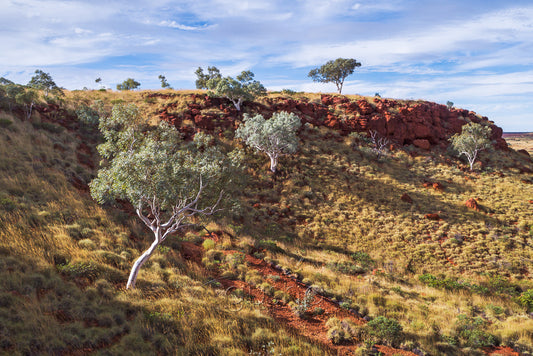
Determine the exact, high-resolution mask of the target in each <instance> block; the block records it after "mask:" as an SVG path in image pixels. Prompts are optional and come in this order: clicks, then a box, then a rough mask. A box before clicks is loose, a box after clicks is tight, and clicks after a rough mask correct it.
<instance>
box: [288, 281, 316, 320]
mask: <svg viewBox="0 0 533 356" xmlns="http://www.w3.org/2000/svg"><path fill="white" fill-rule="evenodd" d="M315 294H316V293H315V292H314V291H313V290H312V289H311V288H308V289H307V290H306V291H305V294H304V296H303V298H297V299H296V300H295V301H294V304H293V305H292V311H293V312H294V314H295V315H296V316H297V317H298V318H302V319H303V318H305V317H307V310H308V309H309V308H310V307H311V302H312V301H313V299H314V297H315ZM291 303H292V302H291Z"/></svg>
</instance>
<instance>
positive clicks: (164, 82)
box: [158, 74, 172, 89]
mask: <svg viewBox="0 0 533 356" xmlns="http://www.w3.org/2000/svg"><path fill="white" fill-rule="evenodd" d="M158 78H159V80H160V81H161V88H163V89H172V87H171V86H170V84H168V82H167V78H166V77H165V76H164V75H162V74H160V75H159V77H158Z"/></svg>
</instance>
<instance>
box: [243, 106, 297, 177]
mask: <svg viewBox="0 0 533 356" xmlns="http://www.w3.org/2000/svg"><path fill="white" fill-rule="evenodd" d="M301 125H302V123H301V120H300V118H299V117H298V116H296V115H295V114H293V113H290V114H289V113H288V112H285V111H282V112H279V113H274V114H273V115H272V117H271V118H270V119H269V120H265V118H264V117H263V116H262V115H259V114H258V115H255V116H252V117H251V116H249V115H248V114H244V118H243V122H242V124H241V125H240V126H239V127H238V128H237V131H236V132H235V137H236V138H240V139H242V140H243V141H244V142H245V143H246V144H247V145H248V146H251V147H253V148H255V149H256V150H258V151H261V152H264V153H266V154H267V155H268V156H269V157H270V170H271V171H272V172H276V168H277V165H278V159H279V156H281V155H283V154H290V153H294V152H296V150H297V149H298V136H296V131H297V130H298V129H299V128H300V126H301Z"/></svg>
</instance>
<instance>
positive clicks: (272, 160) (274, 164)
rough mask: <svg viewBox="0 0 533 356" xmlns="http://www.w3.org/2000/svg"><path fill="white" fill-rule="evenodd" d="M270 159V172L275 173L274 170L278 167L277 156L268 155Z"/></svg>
mask: <svg viewBox="0 0 533 356" xmlns="http://www.w3.org/2000/svg"><path fill="white" fill-rule="evenodd" d="M268 156H269V157H270V170H271V171H272V172H273V173H276V168H277V166H278V156H277V155H268Z"/></svg>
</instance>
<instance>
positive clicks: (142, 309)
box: [0, 91, 533, 355]
mask: <svg viewBox="0 0 533 356" xmlns="http://www.w3.org/2000/svg"><path fill="white" fill-rule="evenodd" d="M161 93H162V94H165V93H169V94H176V95H174V96H172V95H171V96H169V97H168V98H167V97H161V96H158V97H154V98H148V99H147V94H149V92H119V93H117V92H101V91H78V92H69V93H67V97H66V104H65V106H66V107H67V108H70V109H73V108H74V107H75V106H76V105H77V103H80V102H84V103H86V104H90V103H91V102H92V101H94V100H103V101H104V102H105V104H106V106H107V107H108V108H109V109H110V107H111V106H112V104H113V102H116V100H124V101H125V102H134V103H136V105H138V106H139V107H140V108H141V111H142V112H143V113H144V115H147V116H149V117H151V118H152V119H153V120H154V121H155V120H157V117H158V116H157V113H158V110H159V109H160V108H161V107H163V106H165V105H168V104H170V103H172V104H175V110H176V111H179V110H181V109H183V108H185V106H186V103H187V100H190V97H189V96H188V94H191V93H197V91H179V92H177V91H161ZM272 95H274V96H275V95H282V94H272ZM291 96H292V97H294V98H303V97H305V98H306V99H307V100H320V94H302V93H297V94H293V95H291ZM358 98H360V97H358V96H353V97H352V96H350V99H351V100H355V99H358ZM365 99H367V100H370V99H371V98H365ZM0 117H3V118H8V119H10V120H12V121H13V122H14V124H13V125H12V126H10V127H8V128H0V210H1V212H2V214H0V226H1V229H0V254H1V257H2V258H1V261H2V262H0V280H2V281H3V282H0V286H1V287H2V288H0V290H2V291H7V293H4V292H2V294H1V295H0V303H4V304H0V305H1V306H2V307H3V308H5V309H6V310H9V311H10V312H11V313H14V314H15V315H17V317H18V318H20V319H21V320H22V323H23V324H24V325H26V326H20V325H19V324H17V322H16V321H14V320H12V318H11V319H10V317H9V313H0V321H1V323H0V324H5V325H8V327H7V328H8V330H9V331H10V336H9V337H8V338H7V339H5V340H8V341H9V342H6V344H5V345H4V344H0V348H2V350H7V352H11V351H15V350H16V351H20V352H21V353H24V352H28V353H57V352H67V353H68V352H74V351H75V350H77V349H81V348H89V349H91V350H95V351H96V350H101V351H103V350H105V351H108V352H111V353H128V352H129V353H134V354H135V353H137V354H147V353H161V354H228V355H230V354H231V355H239V354H242V355H245V354H249V353H250V351H251V350H250V349H252V351H256V352H258V351H260V350H261V348H262V347H263V346H264V345H266V344H268V342H270V341H271V342H272V343H273V347H274V349H275V351H276V352H281V353H282V354H284V355H285V354H289V355H290V354H294V355H299V354H309V355H320V354H324V353H325V352H326V351H325V350H324V349H322V348H320V347H317V346H315V345H311V344H309V343H308V342H307V341H306V340H304V339H301V338H299V337H298V336H295V335H293V334H291V333H288V332H286V331H284V329H283V328H280V327H279V325H277V324H276V323H275V322H274V320H273V319H271V318H270V317H267V316H265V315H264V314H262V313H261V309H260V308H259V309H258V308H257V307H256V306H254V305H252V304H246V305H245V307H244V308H243V310H242V311H240V312H231V311H230V310H231V308H230V307H231V303H230V302H231V300H230V299H229V298H228V297H227V296H226V295H225V294H224V293H223V292H224V291H223V290H221V289H220V288H216V286H215V288H213V286H212V284H211V283H206V282H208V281H209V280H210V277H209V274H208V272H207V271H206V270H205V268H203V267H202V266H200V265H197V264H195V263H192V262H191V261H188V260H185V259H183V258H182V257H181V256H180V254H179V238H175V239H173V240H172V241H169V243H168V244H166V246H165V247H168V249H161V250H158V252H156V254H155V255H154V256H153V257H152V258H151V259H150V261H149V262H148V263H147V264H146V266H144V267H143V269H142V271H141V274H140V276H139V289H137V290H135V291H128V292H126V291H125V290H124V284H125V279H126V277H127V273H128V271H129V267H130V266H131V263H132V262H133V260H134V259H135V258H136V256H138V255H139V254H140V253H141V251H142V250H143V249H144V248H146V247H147V246H148V244H149V241H150V235H149V234H148V232H147V231H146V230H145V228H144V226H143V225H142V224H141V223H140V222H138V221H137V219H136V218H135V217H134V216H129V215H128V214H126V213H125V212H123V211H121V210H120V209H117V208H116V207H111V206H105V207H101V206H98V205H97V204H96V203H95V202H94V201H93V200H92V199H91V198H90V196H89V195H88V194H87V193H86V192H80V191H78V190H76V189H75V188H74V187H73V185H72V184H71V181H72V179H73V178H74V177H76V178H77V179H79V180H81V181H84V182H88V181H89V180H90V179H91V178H92V176H93V175H94V173H95V172H94V171H93V170H91V169H89V168H87V167H86V166H84V165H82V164H80V163H79V162H78V158H77V156H76V151H77V148H78V145H79V143H80V142H81V141H84V140H86V139H87V138H89V139H90V140H89V141H87V142H94V132H92V133H91V132H67V131H63V132H59V133H58V132H50V131H47V130H43V129H42V128H39V127H34V126H32V124H31V123H28V122H20V121H19V120H18V119H16V118H13V117H12V116H11V115H9V114H8V113H0ZM34 119H35V118H34ZM191 124H192V123H191ZM52 131H53V130H52ZM91 135H92V136H91ZM300 138H301V140H302V141H301V149H300V151H299V152H298V153H297V154H295V155H293V156H287V157H283V158H282V159H281V161H280V169H281V172H280V175H279V176H278V177H276V179H274V178H273V177H272V175H271V174H270V173H268V160H267V159H266V157H265V156H262V155H260V154H256V153H254V152H252V151H248V152H247V158H246V165H247V171H246V180H245V181H246V183H245V184H246V185H245V187H243V189H242V191H243V194H242V195H241V196H235V197H232V199H233V201H234V202H236V203H238V204H237V205H235V206H234V207H232V208H231V209H227V213H226V214H224V215H225V216H224V217H220V218H219V219H218V220H217V223H211V224H209V225H207V228H208V230H209V231H217V232H224V233H222V234H220V235H222V237H223V239H222V241H220V242H219V244H218V245H217V248H222V245H223V244H225V246H226V247H227V246H229V247H232V248H236V249H239V248H240V249H242V250H243V251H247V252H251V251H255V249H256V248H260V249H261V248H262V249H264V250H265V251H264V254H266V256H267V257H268V258H270V259H271V260H275V261H277V263H278V264H280V265H282V266H284V267H288V268H290V269H291V270H292V271H295V272H297V273H299V274H300V275H302V277H303V279H304V280H305V281H306V282H309V283H311V284H313V285H315V286H317V287H320V288H322V289H323V290H324V291H325V292H327V293H331V296H332V297H333V298H335V299H337V300H338V301H340V302H344V303H347V304H344V305H348V306H350V307H352V308H358V309H359V311H360V313H362V314H369V315H371V316H379V315H382V316H386V317H390V318H394V319H396V320H398V321H399V322H400V323H401V324H402V326H403V328H404V330H405V331H406V333H407V334H408V335H409V338H411V339H412V340H414V341H416V342H417V343H419V344H420V348H422V349H423V350H425V351H427V352H429V353H430V354H436V355H438V354H443V351H441V349H439V347H444V346H443V345H441V344H446V345H447V344H448V343H449V341H450V339H447V337H452V336H454V335H455V334H454V333H455V332H456V330H455V322H456V320H457V316H458V315H460V314H467V315H471V316H481V317H482V318H484V319H486V320H487V321H490V323H489V324H487V326H486V327H485V329H486V331H487V332H489V333H491V334H494V335H497V336H499V337H500V338H501V340H502V343H503V344H506V345H515V346H516V345H518V347H520V348H521V350H527V349H528V348H529V349H531V348H533V343H532V341H531V335H532V334H533V324H532V323H531V322H530V319H528V316H527V314H526V311H525V309H524V307H523V306H521V305H519V304H518V303H517V301H516V293H514V292H513V288H514V290H515V291H516V290H517V289H521V290H526V289H528V288H533V282H532V280H531V277H530V273H531V266H532V265H533V262H532V261H533V246H532V240H533V238H532V236H533V211H532V209H531V204H530V203H529V201H528V199H531V197H533V184H530V183H529V181H530V180H531V174H527V173H520V167H530V168H531V161H528V160H527V159H526V158H525V157H523V156H520V155H517V154H515V153H512V152H511V153H510V154H505V155H502V154H499V153H498V152H494V153H490V154H485V155H484V156H483V157H482V159H483V161H484V169H483V170H482V171H481V170H478V171H477V172H476V173H469V172H467V171H466V170H465V168H466V165H465V164H464V163H461V162H459V161H458V160H456V159H455V158H450V157H448V156H446V154H445V153H436V152H434V153H431V154H427V155H414V156H411V155H410V154H409V153H408V152H405V151H401V150H400V151H396V152H394V153H392V154H389V155H387V156H386V157H384V158H382V159H381V160H379V161H377V159H376V157H375V154H374V153H373V152H372V151H371V150H370V149H369V148H368V147H356V148H353V147H352V142H351V140H350V139H349V138H340V136H339V134H338V133H336V132H333V131H331V130H329V129H325V128H309V127H307V128H304V129H303V132H302V133H301V135H300ZM337 138H338V140H337ZM91 140H92V141H91ZM224 143H225V144H230V145H238V144H237V143H234V142H232V141H230V140H225V141H224ZM93 152H94V151H93ZM92 158H93V159H94V160H96V161H97V160H98V157H96V156H95V155H93V157H92ZM425 181H431V182H440V183H442V184H443V185H444V187H445V188H444V190H442V191H437V190H434V189H432V188H430V189H428V188H424V187H423V185H422V183H423V182H425ZM404 193H407V194H409V196H410V197H411V198H412V199H413V204H409V203H407V202H404V201H402V200H401V199H400V197H401V195H402V194H404ZM472 197H473V198H476V199H477V200H478V203H479V204H480V206H481V211H479V212H478V211H472V210H469V209H468V208H466V207H465V206H464V202H465V201H466V200H467V199H469V198H472ZM428 213H438V214H439V215H440V216H441V220H439V221H432V220H428V219H425V218H424V215H425V214H428ZM202 233H203V231H202V232H197V231H191V232H189V233H188V235H187V238H189V239H195V238H197V237H198V235H199V234H202ZM358 252H365V253H367V254H368V256H369V258H370V259H371V260H372V261H371V262H368V261H367V262H366V264H365V262H364V261H363V260H357V259H354V257H353V256H352V255H353V254H354V253H358ZM6 261H7V262H6ZM332 262H334V263H333V264H332ZM87 263H90V265H87ZM23 266H26V267H23ZM28 266H32V267H28ZM424 273H431V274H432V275H434V276H436V277H437V278H439V279H441V280H446V279H449V280H450V281H455V282H465V283H469V285H471V286H472V285H474V286H476V288H477V287H486V288H487V291H486V292H479V290H480V289H475V288H474V287H469V288H470V289H468V288H466V289H465V288H463V289H460V288H455V287H454V288H451V289H449V290H447V289H443V288H434V287H429V286H427V285H426V284H424V283H422V282H421V281H420V280H419V276H421V275H423V274H424ZM495 276H500V277H502V278H503V280H504V281H505V283H503V282H501V281H500V282H498V281H499V280H498V279H497V278H495ZM106 283H107V284H106ZM498 283H499V284H498ZM27 285H30V286H33V287H31V288H28V287H27ZM452 285H453V284H452ZM66 295H71V296H74V297H68V298H67V297H66ZM84 305H85V306H89V307H88V308H85V309H84V308H83V306H84ZM88 309H94V310H93V311H92V312H91V311H90V310H88ZM64 314H65V315H64ZM46 327H48V329H46ZM35 330H36V331H35ZM0 332H2V331H0ZM83 335H86V336H83ZM87 335H88V336H87ZM0 336H4V334H0ZM48 339H49V340H52V341H51V342H49V343H48V344H46V343H44V342H43V341H42V340H48ZM76 340H77V341H76ZM91 340H93V341H91ZM94 340H96V341H94ZM30 341H31V342H30ZM69 345H70V346H69ZM73 345H75V346H73ZM291 345H292V346H291ZM437 345H440V346H437ZM463 346H464V345H459V346H453V345H451V346H450V345H448V346H447V347H451V348H452V350H453V352H452V353H456V354H459V353H460V352H461V347H463Z"/></svg>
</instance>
